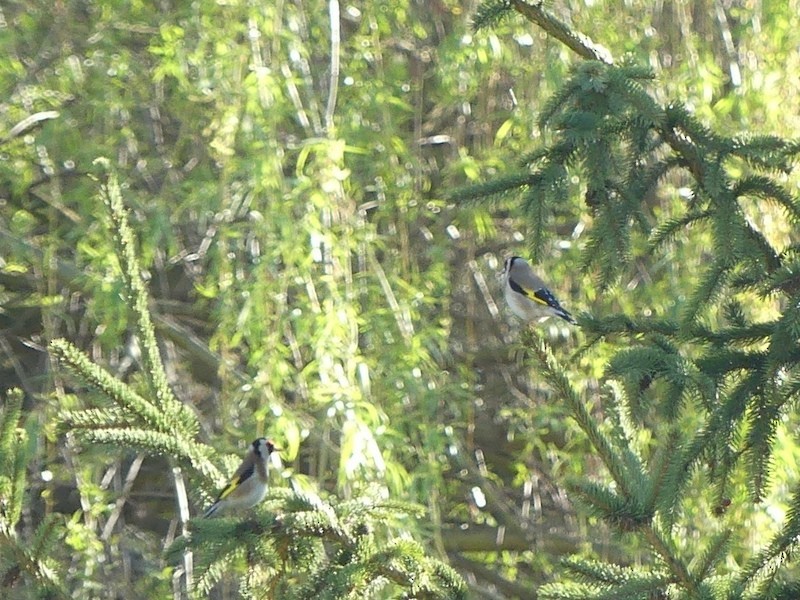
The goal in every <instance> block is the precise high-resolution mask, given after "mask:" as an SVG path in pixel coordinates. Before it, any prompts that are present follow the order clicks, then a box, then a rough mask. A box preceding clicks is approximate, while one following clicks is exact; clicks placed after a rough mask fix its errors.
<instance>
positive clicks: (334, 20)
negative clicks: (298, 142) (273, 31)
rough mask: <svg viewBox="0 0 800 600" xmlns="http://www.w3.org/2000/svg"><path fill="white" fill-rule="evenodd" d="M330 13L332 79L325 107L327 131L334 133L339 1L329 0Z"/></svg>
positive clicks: (338, 44) (339, 32)
mask: <svg viewBox="0 0 800 600" xmlns="http://www.w3.org/2000/svg"><path fill="white" fill-rule="evenodd" d="M328 13H329V14H330V17H331V77H330V84H329V86H328V103H327V105H326V106H325V131H327V132H328V135H332V133H333V113H334V112H335V111H336V96H337V94H338V92H339V46H340V45H341V29H340V24H339V0H329V2H328Z"/></svg>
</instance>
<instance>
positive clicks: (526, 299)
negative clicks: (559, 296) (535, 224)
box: [503, 256, 577, 325]
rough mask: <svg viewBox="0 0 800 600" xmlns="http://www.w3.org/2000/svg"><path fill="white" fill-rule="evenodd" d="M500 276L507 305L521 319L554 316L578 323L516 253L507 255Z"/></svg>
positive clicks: (574, 323) (528, 319) (530, 319)
mask: <svg viewBox="0 0 800 600" xmlns="http://www.w3.org/2000/svg"><path fill="white" fill-rule="evenodd" d="M503 279H504V282H505V285H504V289H503V294H504V295H505V298H506V302H507V303H508V307H509V308H510V309H511V312H513V313H514V314H515V315H517V316H518V317H519V318H520V319H523V320H525V321H534V320H537V319H542V318H545V317H551V316H556V317H561V318H562V319H564V320H565V321H567V322H568V323H572V324H573V325H577V321H575V319H573V318H572V315H571V314H569V313H568V312H567V311H566V310H564V309H563V308H562V307H561V304H559V302H558V300H556V297H555V296H554V295H553V292H551V291H550V290H549V289H547V286H545V284H544V281H542V280H541V279H540V278H539V277H537V276H536V274H535V273H534V272H533V270H532V269H531V267H530V265H529V264H528V263H527V262H526V261H525V260H524V259H522V258H520V257H519V256H512V257H511V258H507V259H506V262H505V265H504V266H503Z"/></svg>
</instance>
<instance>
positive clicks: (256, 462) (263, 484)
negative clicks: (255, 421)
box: [203, 438, 278, 517]
mask: <svg viewBox="0 0 800 600" xmlns="http://www.w3.org/2000/svg"><path fill="white" fill-rule="evenodd" d="M277 450H278V448H276V447H275V445H274V444H273V443H272V442H271V441H270V440H268V439H266V438H258V439H257V440H255V441H254V442H253V443H252V444H250V447H249V448H248V449H247V454H246V455H245V457H244V460H243V461H242V464H241V465H239V468H238V469H236V473H234V474H233V477H231V480H230V481H229V482H228V485H226V486H225V487H224V488H223V489H222V491H221V492H220V493H219V496H218V497H217V500H216V502H214V504H212V505H211V506H210V507H209V509H208V510H207V511H206V512H205V514H204V515H203V517H211V516H213V515H218V514H222V513H224V512H227V511H229V510H234V509H237V508H252V507H253V506H255V505H256V504H258V503H259V502H261V501H262V500H263V499H264V496H265V495H266V494H267V487H268V484H269V480H268V470H269V455H270V454H272V453H273V452H277Z"/></svg>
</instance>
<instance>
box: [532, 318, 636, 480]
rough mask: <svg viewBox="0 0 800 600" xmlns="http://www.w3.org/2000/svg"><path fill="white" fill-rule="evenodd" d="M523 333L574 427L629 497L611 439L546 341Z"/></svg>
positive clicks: (623, 467) (621, 464)
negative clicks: (571, 419) (576, 427)
mask: <svg viewBox="0 0 800 600" xmlns="http://www.w3.org/2000/svg"><path fill="white" fill-rule="evenodd" d="M526 335H527V336H529V340H526V346H527V347H528V348H529V349H530V350H531V351H532V352H533V356H534V358H536V359H537V361H538V362H539V365H540V366H541V367H542V373H543V375H544V377H545V379H546V380H547V382H548V383H549V384H550V385H551V386H552V387H553V389H554V390H555V391H556V392H558V394H559V396H560V397H561V398H562V399H563V400H564V401H565V402H566V405H567V408H568V409H569V412H570V416H572V418H573V419H575V421H576V422H577V423H578V426H579V427H580V428H581V429H582V430H583V432H584V433H585V434H586V436H587V437H588V438H589V441H590V442H591V444H592V446H593V447H594V449H595V451H596V452H597V454H598V456H599V457H600V459H601V460H602V461H603V464H604V465H605V466H606V468H607V469H608V471H609V473H610V474H611V477H612V478H613V479H614V482H615V483H616V484H617V486H618V488H619V489H620V491H621V492H622V494H624V495H625V496H630V495H631V491H632V490H630V489H629V483H630V479H629V476H630V474H629V473H627V471H626V469H625V466H624V464H623V463H622V461H620V459H619V456H618V454H617V452H616V450H615V448H614V447H613V446H612V444H611V442H610V441H609V440H608V438H607V437H606V436H605V435H603V434H602V433H601V432H600V428H599V427H598V426H597V423H596V421H595V419H594V417H592V415H591V413H590V412H589V410H588V409H587V408H586V406H585V405H584V403H583V401H582V400H581V398H580V396H579V394H578V393H577V392H576V391H575V389H574V388H573V387H572V385H571V384H570V382H569V380H568V379H567V377H566V375H565V374H564V370H563V369H562V368H561V366H560V365H559V364H558V361H557V360H556V358H555V356H554V355H553V353H552V351H551V350H550V347H549V346H548V345H547V342H545V340H544V339H543V338H542V337H541V336H540V335H539V334H538V333H535V332H534V331H532V330H528V331H527V332H526Z"/></svg>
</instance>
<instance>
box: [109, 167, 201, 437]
mask: <svg viewBox="0 0 800 600" xmlns="http://www.w3.org/2000/svg"><path fill="white" fill-rule="evenodd" d="M95 162H96V163H98V164H101V165H102V166H104V167H105V168H106V170H107V174H106V178H105V181H104V182H103V184H102V185H101V188H100V195H101V198H102V199H103V203H104V204H105V206H106V209H107V210H108V214H109V217H110V218H111V223H112V232H111V233H112V235H113V238H114V242H115V246H116V252H117V258H118V259H119V263H120V268H121V272H122V277H123V280H124V281H125V290H126V294H127V298H126V300H127V301H128V302H129V303H130V306H131V309H132V311H133V315H134V318H135V321H136V330H137V333H138V335H139V339H140V341H141V346H142V362H143V363H144V367H145V370H146V371H147V373H148V377H146V378H145V379H146V381H147V384H148V386H149V387H150V391H151V393H152V394H153V397H154V398H155V399H156V401H157V402H156V405H157V406H159V407H160V408H161V409H162V410H164V409H166V410H176V409H177V411H176V412H185V413H188V414H184V415H183V420H184V421H185V424H186V425H188V426H190V427H195V428H196V422H195V419H194V416H193V415H191V413H189V411H188V409H186V407H184V406H183V405H182V404H180V402H178V400H177V399H176V398H175V396H174V394H173V393H172V390H171V389H170V387H169V383H168V381H167V374H166V371H165V370H164V365H163V364H162V362H161V355H160V354H159V350H158V343H157V342H156V335H155V330H154V328H153V323H152V320H151V318H150V310H149V308H148V295H147V290H146V288H145V285H144V281H143V279H142V273H143V271H142V268H141V266H140V265H139V259H138V257H137V255H136V236H135V235H134V232H133V229H132V228H131V226H130V222H129V219H128V211H127V209H126V208H125V205H124V203H123V200H122V192H121V191H120V187H119V182H118V181H117V175H116V172H115V171H114V170H113V169H110V168H109V164H108V161H105V160H100V159H98V161H95Z"/></svg>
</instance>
